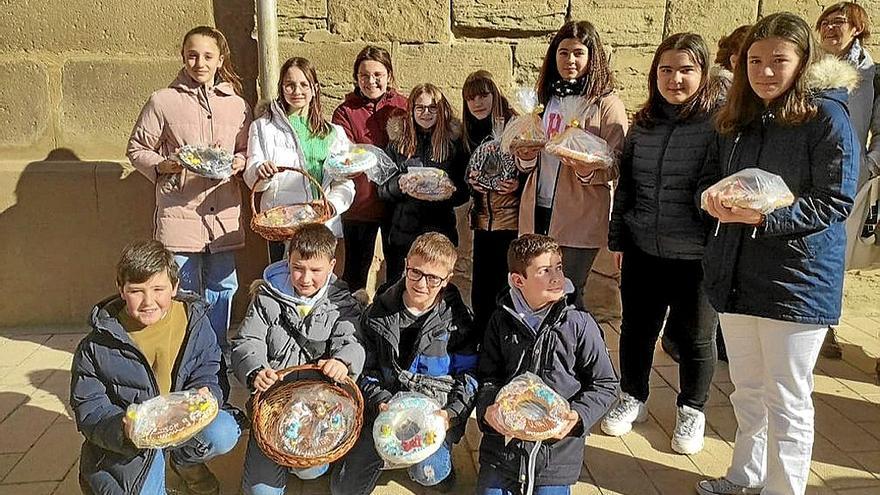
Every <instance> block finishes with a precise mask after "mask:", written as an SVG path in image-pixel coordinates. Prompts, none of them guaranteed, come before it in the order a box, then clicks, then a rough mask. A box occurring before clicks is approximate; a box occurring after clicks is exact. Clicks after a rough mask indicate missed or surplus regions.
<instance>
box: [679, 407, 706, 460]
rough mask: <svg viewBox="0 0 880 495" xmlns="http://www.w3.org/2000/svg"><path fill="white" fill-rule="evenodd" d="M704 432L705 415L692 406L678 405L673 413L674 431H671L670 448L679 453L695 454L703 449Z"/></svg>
mask: <svg viewBox="0 0 880 495" xmlns="http://www.w3.org/2000/svg"><path fill="white" fill-rule="evenodd" d="M705 433H706V415H705V414H703V412H702V411H698V410H696V409H694V408H693V407H689V406H681V407H679V408H678V414H676V415H675V431H674V432H673V433H672V450H674V451H676V452H678V453H679V454H685V455H690V454H696V453H697V452H699V451H701V450H703V436H704V435H705Z"/></svg>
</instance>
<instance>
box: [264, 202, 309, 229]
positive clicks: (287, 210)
mask: <svg viewBox="0 0 880 495" xmlns="http://www.w3.org/2000/svg"><path fill="white" fill-rule="evenodd" d="M319 217H320V215H319V214H318V212H317V211H315V209H314V208H313V207H312V206H311V205H307V204H300V205H291V206H278V207H275V208H272V209H270V210H268V211H266V212H265V213H264V214H263V215H262V216H261V218H260V221H259V223H260V225H264V226H266V227H294V226H297V225H303V224H306V223H310V222H314V221H316V220H317V219H318V218H319Z"/></svg>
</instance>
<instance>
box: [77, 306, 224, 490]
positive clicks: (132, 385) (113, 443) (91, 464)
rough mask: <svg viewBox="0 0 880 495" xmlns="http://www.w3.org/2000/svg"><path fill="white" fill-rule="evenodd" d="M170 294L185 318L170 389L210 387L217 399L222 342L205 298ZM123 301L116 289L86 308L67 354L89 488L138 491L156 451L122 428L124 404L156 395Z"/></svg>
mask: <svg viewBox="0 0 880 495" xmlns="http://www.w3.org/2000/svg"><path fill="white" fill-rule="evenodd" d="M176 299H177V300H179V301H182V302H183V303H184V304H185V305H186V314H187V321H188V324H187V329H186V336H185V337H184V340H183V344H182V350H181V351H180V352H178V355H177V362H176V363H175V364H174V370H173V372H172V375H171V376H172V382H171V391H172V392H176V391H181V390H192V389H199V388H201V387H208V389H210V390H211V392H212V393H213V394H214V396H215V397H217V400H218V401H220V402H222V401H223V400H222V397H223V395H222V392H221V390H220V385H219V383H218V378H217V374H218V372H219V371H220V347H219V346H218V345H217V338H216V336H215V334H214V330H213V328H212V327H211V322H210V320H209V319H208V317H207V309H208V307H207V304H206V303H205V302H203V301H202V300H201V299H200V298H199V297H197V296H196V295H194V294H191V293H184V292H182V291H181V292H178V295H177V297H176ZM124 308H125V302H124V301H123V300H122V299H121V298H120V297H119V296H114V297H111V298H109V299H107V300H105V301H102V302H100V303H98V305H96V306H95V308H94V309H93V310H92V314H91V326H92V331H91V333H89V334H88V335H87V336H86V337H85V338H84V339H83V340H82V342H80V343H79V346H78V347H77V349H76V353H75V354H74V356H73V365H72V369H71V379H70V405H71V407H72V408H73V413H74V415H75V416H76V426H77V428H78V429H79V431H80V432H81V433H82V434H83V436H84V437H85V441H84V442H83V445H82V455H81V458H80V463H79V466H80V474H81V476H82V477H83V478H84V479H85V481H86V482H87V483H88V484H89V486H90V487H91V489H92V492H93V493H101V494H117V493H118V494H132V493H140V490H141V487H142V486H143V483H144V480H145V478H146V475H147V471H148V469H149V467H150V464H152V462H153V458H154V457H155V455H156V450H154V449H143V450H142V449H138V448H137V447H135V446H134V444H133V443H131V440H129V439H128V437H127V436H126V435H125V433H124V432H123V424H122V418H123V416H124V415H125V410H126V408H127V407H128V406H129V405H131V404H139V403H141V402H144V401H145V400H147V399H152V398H153V397H156V396H158V395H159V388H158V385H157V384H156V377H155V376H154V375H153V371H152V369H151V368H150V365H149V364H148V363H147V361H146V359H145V358H144V356H143V354H142V353H141V352H140V350H138V348H137V346H136V345H135V343H134V341H132V340H131V338H130V337H129V336H128V334H127V333H126V331H125V329H124V328H123V327H122V325H121V324H120V323H119V320H117V318H116V315H117V314H119V311H124Z"/></svg>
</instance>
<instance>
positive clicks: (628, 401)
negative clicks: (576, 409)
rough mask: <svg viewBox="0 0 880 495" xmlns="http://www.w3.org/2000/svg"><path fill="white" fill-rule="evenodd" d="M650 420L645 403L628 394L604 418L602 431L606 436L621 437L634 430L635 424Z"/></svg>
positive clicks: (619, 399)
mask: <svg viewBox="0 0 880 495" xmlns="http://www.w3.org/2000/svg"><path fill="white" fill-rule="evenodd" d="M647 419H648V408H647V407H645V403H644V402H642V401H640V400H638V399H636V398H635V397H633V396H632V395H629V394H628V393H626V392H621V393H620V397H618V398H617V401H616V402H615V403H614V405H613V406H611V409H609V410H608V413H607V414H605V417H604V418H602V425H601V427H602V431H603V432H605V434H606V435H611V436H612V437H619V436H621V435H624V434H626V433H629V431H630V430H632V424H633V423H644V422H645V421H646V420H647Z"/></svg>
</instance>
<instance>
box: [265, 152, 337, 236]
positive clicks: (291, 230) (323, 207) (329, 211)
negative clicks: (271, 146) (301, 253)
mask: <svg viewBox="0 0 880 495" xmlns="http://www.w3.org/2000/svg"><path fill="white" fill-rule="evenodd" d="M278 169H279V171H280V170H290V171H293V172H297V173H299V174H302V175H303V176H305V178H306V179H308V181H309V182H311V183H312V185H314V186H315V187H316V188H317V190H318V191H319V192H320V193H321V199H320V201H313V202H309V203H292V204H289V205H281V206H275V207H272V208H269V209H268V210H266V211H262V212H261V211H259V210H257V201H256V195H257V192H256V191H255V190H251V211H252V212H253V216H252V217H251V229H252V230H253V231H254V232H256V233H257V234H260V235H261V236H262V237H263V238H264V239H266V240H267V241H275V242H281V241H286V240H287V239H290V238H291V237H293V235H294V234H295V233H296V231H297V230H298V229H299V227H300V226H302V225H303V224H304V223H324V222H326V221H327V220H330V219H331V218H333V216H334V215H335V214H336V211H335V209H334V208H333V205H332V204H331V203H330V202H329V201H327V194H326V193H325V192H324V188H323V187H321V184H319V183H318V181H317V180H315V178H314V177H312V176H311V174H309V173H308V172H306V171H305V170H303V169H301V168H294V167H278ZM304 206H311V207H312V208H313V209H314V210H315V212H316V213H317V214H318V217H317V218H314V219H311V220H309V221H308V222H303V223H298V224H294V225H284V226H274V225H272V222H271V221H269V219H270V218H271V217H272V216H274V215H277V214H283V212H284V210H286V209H289V208H302V207H304Z"/></svg>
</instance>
